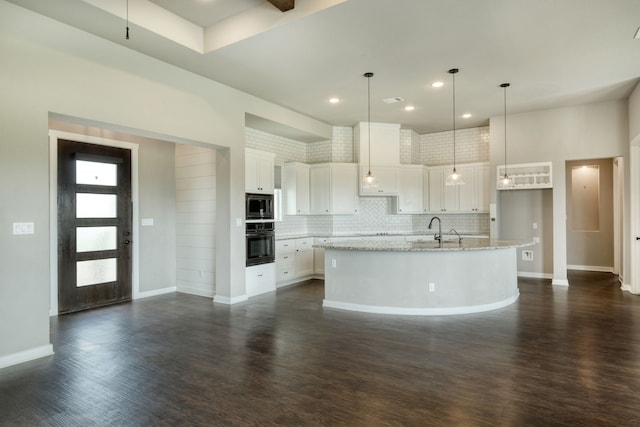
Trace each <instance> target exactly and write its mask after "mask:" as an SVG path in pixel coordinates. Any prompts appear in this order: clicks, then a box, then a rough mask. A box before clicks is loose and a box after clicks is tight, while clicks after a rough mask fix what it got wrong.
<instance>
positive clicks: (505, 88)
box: [500, 83, 510, 178]
mask: <svg viewBox="0 0 640 427" xmlns="http://www.w3.org/2000/svg"><path fill="white" fill-rule="evenodd" d="M509 86H510V84H509V83H502V84H501V85H500V87H502V88H503V89H504V98H503V99H504V176H505V178H506V177H507V176H508V174H507V88H508V87H509Z"/></svg>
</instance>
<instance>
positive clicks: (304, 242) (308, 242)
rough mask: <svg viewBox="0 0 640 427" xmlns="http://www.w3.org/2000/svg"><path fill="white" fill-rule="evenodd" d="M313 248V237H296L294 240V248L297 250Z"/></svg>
mask: <svg viewBox="0 0 640 427" xmlns="http://www.w3.org/2000/svg"><path fill="white" fill-rule="evenodd" d="M311 248H313V239H312V238H305V239H297V240H296V250H297V251H304V250H306V249H311Z"/></svg>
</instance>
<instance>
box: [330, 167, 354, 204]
mask: <svg viewBox="0 0 640 427" xmlns="http://www.w3.org/2000/svg"><path fill="white" fill-rule="evenodd" d="M330 171H331V176H330V181H331V188H330V191H329V192H330V211H331V213H333V214H355V213H356V212H358V166H357V165H355V164H351V163H345V164H339V163H334V164H332V165H331V167H330Z"/></svg>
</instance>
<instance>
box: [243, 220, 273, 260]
mask: <svg viewBox="0 0 640 427" xmlns="http://www.w3.org/2000/svg"><path fill="white" fill-rule="evenodd" d="M246 225H247V229H246V230H247V231H246V234H247V267H249V266H251V265H258V264H267V263H270V262H274V261H275V259H276V244H275V240H276V239H275V231H274V227H273V222H247V224H246Z"/></svg>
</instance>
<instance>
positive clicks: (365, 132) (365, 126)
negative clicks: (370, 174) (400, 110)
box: [353, 122, 400, 173]
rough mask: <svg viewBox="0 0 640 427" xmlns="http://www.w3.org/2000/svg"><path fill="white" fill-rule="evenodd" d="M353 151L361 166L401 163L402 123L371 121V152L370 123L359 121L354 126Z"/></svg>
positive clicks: (395, 164)
mask: <svg viewBox="0 0 640 427" xmlns="http://www.w3.org/2000/svg"><path fill="white" fill-rule="evenodd" d="M353 152H354V155H355V159H356V160H357V161H358V163H360V165H361V166H367V167H368V166H369V164H371V165H394V166H397V165H399V164H400V125H399V124H397V123H374V122H371V153H369V123H368V122H360V123H357V124H356V125H355V126H354V127H353ZM369 154H371V159H369ZM365 173H366V171H365Z"/></svg>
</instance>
